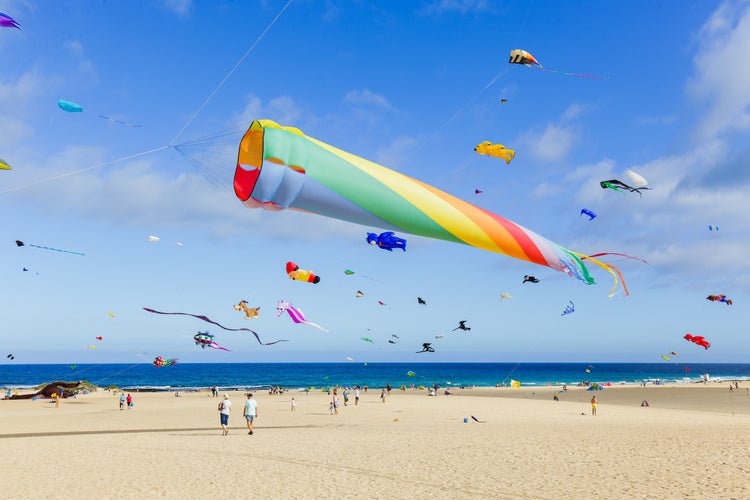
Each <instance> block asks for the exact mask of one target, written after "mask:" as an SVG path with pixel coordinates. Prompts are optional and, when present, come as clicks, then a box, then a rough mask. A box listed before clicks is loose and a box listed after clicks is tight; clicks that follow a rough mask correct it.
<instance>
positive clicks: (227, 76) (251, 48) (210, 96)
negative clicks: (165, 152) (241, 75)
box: [169, 0, 294, 146]
mask: <svg viewBox="0 0 750 500" xmlns="http://www.w3.org/2000/svg"><path fill="white" fill-rule="evenodd" d="M293 1H294V0H289V1H288V2H287V3H286V4H285V5H284V7H282V8H281V10H280V11H279V13H278V14H276V17H274V18H273V20H272V21H271V23H270V24H269V25H268V26H266V29H265V30H263V32H262V33H261V34H260V36H258V38H257V39H256V40H255V42H253V44H252V45H251V46H250V48H249V49H247V51H245V54H244V55H243V56H242V57H241V58H240V60H239V61H237V64H235V65H234V67H233V68H232V69H231V70H230V71H229V73H227V75H226V76H225V77H224V79H223V80H222V81H221V82H219V85H217V86H216V88H215V89H214V90H213V92H211V93H210V94H209V95H208V97H207V98H206V100H205V101H203V104H201V105H200V106H199V107H198V109H197V110H196V111H195V113H193V115H192V116H191V117H190V119H189V120H188V121H187V122H186V123H185V125H183V127H182V128H181V129H180V131H179V132H177V135H175V136H174V138H173V139H172V140H171V141H169V146H172V145H173V144H174V142H175V141H176V140H177V138H178V137H180V136H181V135H182V133H183V132H184V131H185V129H186V128H188V126H189V125H190V124H191V123H193V120H195V118H196V117H197V116H198V114H199V113H200V112H201V111H203V108H205V107H206V105H207V104H208V102H209V101H210V100H211V99H212V98H213V96H214V95H216V93H217V92H218V91H219V89H221V87H223V86H224V84H225V83H226V82H227V80H229V78H230V77H231V76H232V75H233V74H234V72H235V71H236V70H237V68H239V67H240V65H241V64H242V63H243V62H244V61H245V59H247V57H248V56H249V55H250V53H251V52H252V51H253V49H255V47H256V46H257V45H258V44H259V43H260V41H261V40H262V39H263V37H264V36H265V35H266V33H268V31H269V30H270V29H271V28H272V27H273V25H274V24H276V21H278V20H279V18H280V17H281V15H282V14H283V13H284V11H286V9H287V7H289V5H291V3H292V2H293Z"/></svg>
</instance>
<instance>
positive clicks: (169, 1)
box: [164, 0, 193, 17]
mask: <svg viewBox="0 0 750 500" xmlns="http://www.w3.org/2000/svg"><path fill="white" fill-rule="evenodd" d="M164 6H165V7H166V8H167V9H169V10H171V11H172V12H174V13H175V14H177V15H178V16H180V17H187V16H189V15H190V11H191V10H192V9H193V0H164Z"/></svg>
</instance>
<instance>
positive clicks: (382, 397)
mask: <svg viewBox="0 0 750 500" xmlns="http://www.w3.org/2000/svg"><path fill="white" fill-rule="evenodd" d="M380 402H381V403H385V387H384V388H382V389H380Z"/></svg>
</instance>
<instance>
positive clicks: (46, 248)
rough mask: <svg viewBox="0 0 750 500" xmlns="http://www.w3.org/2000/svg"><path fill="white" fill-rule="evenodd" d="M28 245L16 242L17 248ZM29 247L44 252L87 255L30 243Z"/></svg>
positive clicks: (19, 241)
mask: <svg viewBox="0 0 750 500" xmlns="http://www.w3.org/2000/svg"><path fill="white" fill-rule="evenodd" d="M26 245H27V244H26V243H24V242H23V241H21V240H16V246H19V247H23V246H26ZM28 245H29V246H30V247H34V248H41V249H43V250H54V251H55V252H63V253H72V254H75V255H85V254H84V253H83V252H73V251H71V250H61V249H59V248H52V247H43V246H41V245H32V244H31V243H29V244H28Z"/></svg>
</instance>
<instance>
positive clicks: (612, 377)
mask: <svg viewBox="0 0 750 500" xmlns="http://www.w3.org/2000/svg"><path fill="white" fill-rule="evenodd" d="M704 378H706V379H708V380H709V381H718V380H725V381H726V380H740V381H742V380H750V363H692V364H689V365H688V364H676V363H668V362H664V363H591V364H586V363H578V362H576V363H565V362H558V363H552V362H526V363H518V362H516V363H490V362H480V363H473V362H444V363H443V362H441V363H430V362H421V363H385V362H372V363H362V362H336V363H318V362H301V363H180V362H178V363H177V364H175V365H174V366H167V367H159V368H157V367H154V366H153V365H152V364H151V363H137V364H128V363H106V364H43V363H39V364H33V363H27V364H23V365H20V364H18V365H0V387H3V388H29V387H35V386H38V385H42V384H45V383H51V382H55V381H87V382H89V383H91V384H94V385H96V386H98V387H118V388H131V389H141V390H165V391H166V390H200V389H207V388H208V387H213V386H219V387H220V389H238V390H249V389H254V390H257V389H265V388H268V387H269V386H277V385H278V386H280V387H284V388H287V389H303V388H324V387H327V386H334V385H338V386H357V385H359V386H369V387H384V386H385V385H386V384H389V383H390V384H391V386H393V387H400V386H402V385H404V386H406V387H410V386H411V385H412V384H413V385H414V386H415V387H418V386H432V385H435V384H437V385H439V386H441V387H469V386H479V387H493V386H507V385H509V384H510V381H511V380H517V381H519V382H520V383H521V385H522V386H531V387H534V386H536V387H539V386H546V385H563V384H566V385H571V386H575V385H579V384H580V385H583V384H586V383H597V384H602V385H632V384H635V385H638V384H643V383H656V382H657V381H658V382H659V383H698V382H703V381H704Z"/></svg>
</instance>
